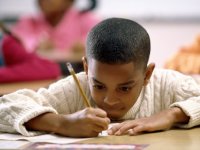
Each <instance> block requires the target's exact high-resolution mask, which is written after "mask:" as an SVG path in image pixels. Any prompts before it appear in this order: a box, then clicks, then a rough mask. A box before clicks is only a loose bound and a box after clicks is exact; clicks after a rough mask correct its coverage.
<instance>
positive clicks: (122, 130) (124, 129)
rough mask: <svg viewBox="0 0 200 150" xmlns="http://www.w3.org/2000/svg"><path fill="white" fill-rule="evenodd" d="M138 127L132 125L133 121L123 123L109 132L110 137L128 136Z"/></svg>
mask: <svg viewBox="0 0 200 150" xmlns="http://www.w3.org/2000/svg"><path fill="white" fill-rule="evenodd" d="M135 126H136V124H134V123H131V121H127V122H123V123H120V124H117V125H115V126H113V127H112V128H110V129H109V130H108V134H109V135H124V134H128V132H129V129H132V128H134V127H135Z"/></svg>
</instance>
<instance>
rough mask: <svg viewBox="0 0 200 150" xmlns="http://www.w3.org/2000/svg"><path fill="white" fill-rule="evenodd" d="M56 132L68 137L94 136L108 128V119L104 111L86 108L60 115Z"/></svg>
mask: <svg viewBox="0 0 200 150" xmlns="http://www.w3.org/2000/svg"><path fill="white" fill-rule="evenodd" d="M59 122H60V123H59V126H58V128H57V131H55V132H56V133H58V134H61V135H64V136H70V137H95V136H98V134H99V133H100V132H102V131H103V130H106V129H108V125H109V123H110V119H109V118H107V114H106V112H105V111H103V110H101V109H95V108H86V109H84V110H81V111H78V112H76V113H74V114H70V115H62V116H61V119H60V121H59Z"/></svg>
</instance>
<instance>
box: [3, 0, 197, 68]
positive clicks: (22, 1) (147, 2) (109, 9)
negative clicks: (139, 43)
mask: <svg viewBox="0 0 200 150" xmlns="http://www.w3.org/2000/svg"><path fill="white" fill-rule="evenodd" d="M87 2H88V1H87V0H77V3H76V7H84V6H85V5H87ZM98 2H99V5H98V8H97V9H96V10H95V13H96V14H97V15H99V16H101V18H108V17H126V18H130V19H133V20H136V21H138V22H139V23H141V24H142V25H143V26H144V27H145V28H146V29H147V31H148V32H149V34H150V37H151V42H152V53H151V56H150V61H153V62H155V63H156V64H157V66H158V67H162V66H163V64H164V62H165V61H166V59H167V58H169V57H170V56H171V55H172V54H174V53H175V52H176V51H177V50H179V48H180V47H182V46H184V45H189V44H191V43H192V42H193V40H194V38H195V37H196V36H197V34H200V0H168V1H161V0H140V1H136V0H99V1H98ZM36 12H37V8H36V5H35V0H0V18H4V17H8V18H9V17H13V16H15V17H17V16H20V15H24V14H29V13H36Z"/></svg>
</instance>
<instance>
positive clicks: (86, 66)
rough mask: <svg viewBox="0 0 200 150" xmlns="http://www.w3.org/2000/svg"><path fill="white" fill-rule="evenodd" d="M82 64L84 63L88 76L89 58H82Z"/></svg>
mask: <svg viewBox="0 0 200 150" xmlns="http://www.w3.org/2000/svg"><path fill="white" fill-rule="evenodd" d="M82 62H83V68H84V71H85V73H86V74H88V62H87V58H86V57H85V56H83V57H82Z"/></svg>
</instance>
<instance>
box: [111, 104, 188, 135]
mask: <svg viewBox="0 0 200 150" xmlns="http://www.w3.org/2000/svg"><path fill="white" fill-rule="evenodd" d="M188 121H189V117H188V116H187V115H186V114H185V113H184V112H183V111H182V110H181V109H180V108H178V107H173V108H170V109H166V110H163V111H161V112H159V113H157V114H154V115H152V116H150V117H145V118H140V119H136V120H129V121H125V122H123V123H121V124H118V125H116V126H114V127H113V128H111V129H110V130H109V131H108V133H109V134H111V135H112V134H114V135H122V134H127V133H128V134H129V135H135V134H138V133H141V132H144V131H145V132H153V131H159V130H167V129H170V128H171V127H173V126H174V125H175V124H177V123H188Z"/></svg>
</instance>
